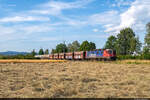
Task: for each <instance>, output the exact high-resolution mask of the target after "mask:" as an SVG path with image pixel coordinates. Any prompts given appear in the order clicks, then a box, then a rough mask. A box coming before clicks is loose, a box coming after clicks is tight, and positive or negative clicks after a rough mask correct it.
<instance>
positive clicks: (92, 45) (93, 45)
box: [89, 42, 96, 50]
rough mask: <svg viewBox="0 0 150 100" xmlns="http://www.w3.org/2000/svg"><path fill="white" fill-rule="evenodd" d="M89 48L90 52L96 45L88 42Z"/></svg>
mask: <svg viewBox="0 0 150 100" xmlns="http://www.w3.org/2000/svg"><path fill="white" fill-rule="evenodd" d="M89 46H90V50H94V49H96V45H95V43H93V42H90V43H89Z"/></svg>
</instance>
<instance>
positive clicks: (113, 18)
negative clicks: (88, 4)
mask: <svg viewBox="0 0 150 100" xmlns="http://www.w3.org/2000/svg"><path fill="white" fill-rule="evenodd" d="M118 14H119V13H118V12H117V11H107V12H103V13H98V14H94V15H91V16H90V17H89V19H88V21H89V23H90V24H93V25H96V24H100V25H105V24H110V23H116V22H118V21H119V20H118V19H117V16H118Z"/></svg>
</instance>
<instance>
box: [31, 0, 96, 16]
mask: <svg viewBox="0 0 150 100" xmlns="http://www.w3.org/2000/svg"><path fill="white" fill-rule="evenodd" d="M93 1H94V0H77V1H75V2H60V1H50V2H48V3H46V4H42V5H39V6H38V7H39V9H38V10H37V9H36V10H31V11H30V12H31V13H35V14H50V15H60V14H61V13H62V10H67V9H74V8H83V7H84V6H85V5H87V4H89V3H90V2H93Z"/></svg>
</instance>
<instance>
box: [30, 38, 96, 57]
mask: <svg viewBox="0 0 150 100" xmlns="http://www.w3.org/2000/svg"><path fill="white" fill-rule="evenodd" d="M94 49H96V44H95V43H94V42H89V41H87V40H86V41H83V42H82V43H81V44H80V43H79V42H78V41H77V40H76V41H73V42H72V43H69V44H68V45H66V44H65V43H60V44H57V45H56V48H55V49H52V51H51V54H54V53H67V52H76V51H87V50H94ZM32 54H33V55H36V54H39V55H44V54H49V50H48V49H46V50H45V51H44V50H43V49H42V48H41V49H40V50H39V52H38V53H36V52H35V50H33V51H32Z"/></svg>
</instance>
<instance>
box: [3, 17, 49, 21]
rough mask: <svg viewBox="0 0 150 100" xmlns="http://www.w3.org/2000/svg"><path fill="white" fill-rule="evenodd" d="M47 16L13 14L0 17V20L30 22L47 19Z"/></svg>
mask: <svg viewBox="0 0 150 100" xmlns="http://www.w3.org/2000/svg"><path fill="white" fill-rule="evenodd" d="M49 20H50V19H49V18H48V17H39V16H38V17H34V16H15V17H5V18H2V19H0V22H30V21H49Z"/></svg>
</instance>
